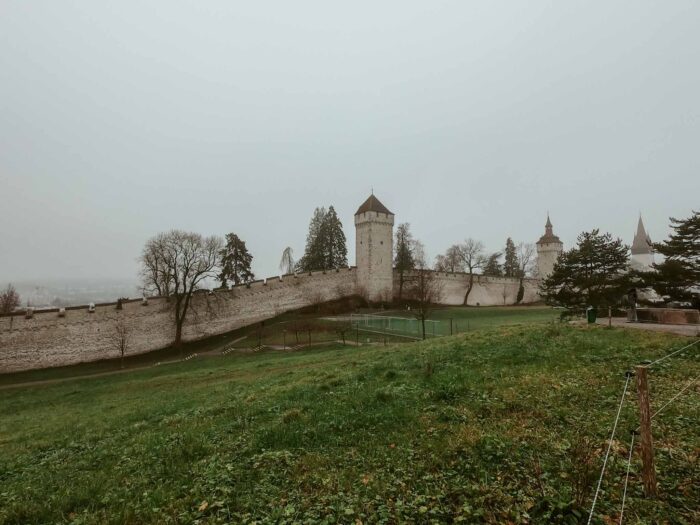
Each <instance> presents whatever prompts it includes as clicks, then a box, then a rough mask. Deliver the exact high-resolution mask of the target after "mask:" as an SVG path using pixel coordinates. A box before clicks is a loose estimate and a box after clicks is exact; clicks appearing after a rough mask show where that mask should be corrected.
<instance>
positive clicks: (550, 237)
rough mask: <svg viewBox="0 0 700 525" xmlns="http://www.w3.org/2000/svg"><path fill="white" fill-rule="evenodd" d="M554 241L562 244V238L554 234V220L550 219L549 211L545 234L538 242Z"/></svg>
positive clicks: (547, 242)
mask: <svg viewBox="0 0 700 525" xmlns="http://www.w3.org/2000/svg"><path fill="white" fill-rule="evenodd" d="M553 242H558V243H559V244H562V242H561V239H559V237H557V236H556V235H554V228H553V227H552V221H551V220H549V213H547V223H546V224H545V225H544V235H543V236H542V237H540V240H539V241H537V244H549V243H553Z"/></svg>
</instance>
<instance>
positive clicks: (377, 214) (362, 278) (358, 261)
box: [355, 194, 394, 301]
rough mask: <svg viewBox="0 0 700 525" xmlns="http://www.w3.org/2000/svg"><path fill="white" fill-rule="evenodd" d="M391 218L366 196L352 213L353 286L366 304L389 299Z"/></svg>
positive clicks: (391, 291) (391, 289) (379, 204)
mask: <svg viewBox="0 0 700 525" xmlns="http://www.w3.org/2000/svg"><path fill="white" fill-rule="evenodd" d="M393 240H394V214H393V213H391V212H390V211H389V210H388V209H387V208H386V206H384V205H383V204H382V203H381V202H379V199H377V197H375V196H374V194H372V195H370V196H369V198H368V199H367V200H366V201H365V202H364V203H363V204H362V206H360V207H359V208H358V209H357V212H356V213H355V265H356V266H357V284H358V285H359V286H361V287H362V288H363V289H364V291H365V292H366V293H367V298H368V299H369V300H370V301H381V300H391V298H392V295H393V288H394V280H393V264H392V262H393V255H394V251H393Z"/></svg>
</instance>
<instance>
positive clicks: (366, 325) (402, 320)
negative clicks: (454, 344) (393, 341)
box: [350, 314, 443, 338]
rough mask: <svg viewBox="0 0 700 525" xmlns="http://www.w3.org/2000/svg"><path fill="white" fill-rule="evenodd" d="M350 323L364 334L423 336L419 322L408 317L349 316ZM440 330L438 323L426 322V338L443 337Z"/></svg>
mask: <svg viewBox="0 0 700 525" xmlns="http://www.w3.org/2000/svg"><path fill="white" fill-rule="evenodd" d="M350 323H351V324H352V327H353V329H357V330H361V331H364V332H376V333H380V334H392V335H398V336H406V337H413V338H421V337H422V336H423V327H422V324H421V321H420V320H418V319H414V318H410V317H389V316H384V315H370V314H351V315H350ZM440 328H441V327H440V321H429V320H426V321H425V335H426V337H434V336H439V335H443V334H442V333H441V329H440Z"/></svg>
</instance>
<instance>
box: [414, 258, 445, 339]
mask: <svg viewBox="0 0 700 525" xmlns="http://www.w3.org/2000/svg"><path fill="white" fill-rule="evenodd" d="M409 295H410V297H411V299H413V300H414V301H415V308H414V309H413V315H414V316H415V317H416V319H418V320H419V321H420V322H421V330H422V333H423V339H425V320H426V319H427V318H428V317H429V316H430V313H431V312H432V311H433V308H434V307H435V305H436V304H437V303H438V302H439V301H440V297H441V295H442V283H441V282H440V281H439V280H438V278H437V274H436V273H435V272H434V271H432V270H427V269H425V268H420V269H419V270H418V271H417V274H416V275H415V277H414V278H413V280H412V282H411V287H410V289H409Z"/></svg>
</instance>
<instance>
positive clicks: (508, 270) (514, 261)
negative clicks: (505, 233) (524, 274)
mask: <svg viewBox="0 0 700 525" xmlns="http://www.w3.org/2000/svg"><path fill="white" fill-rule="evenodd" d="M504 253H505V260H504V261H503V275H505V276H506V277H519V275H518V274H519V269H520V268H519V266H520V265H519V264H518V254H517V252H516V250H515V244H514V243H513V239H511V238H510V237H508V239H506V250H505V252H504Z"/></svg>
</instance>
